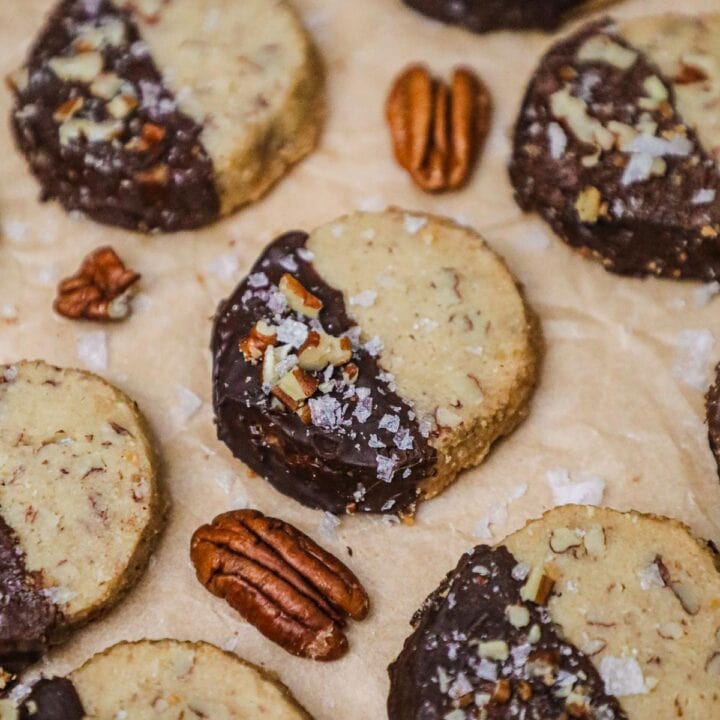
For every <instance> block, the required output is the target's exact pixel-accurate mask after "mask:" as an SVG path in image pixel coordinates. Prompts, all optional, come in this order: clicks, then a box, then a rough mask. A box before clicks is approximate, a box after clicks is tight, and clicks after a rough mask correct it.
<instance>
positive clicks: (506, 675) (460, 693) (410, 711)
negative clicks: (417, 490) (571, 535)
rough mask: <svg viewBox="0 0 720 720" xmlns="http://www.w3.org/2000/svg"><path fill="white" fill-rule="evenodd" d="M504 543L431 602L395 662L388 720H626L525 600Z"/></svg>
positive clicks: (468, 558)
mask: <svg viewBox="0 0 720 720" xmlns="http://www.w3.org/2000/svg"><path fill="white" fill-rule="evenodd" d="M521 570H522V567H521V566H519V564H518V562H517V560H516V559H515V558H514V557H513V556H512V555H511V553H510V552H509V551H508V550H507V548H505V547H498V548H490V547H488V546H486V545H480V546H478V547H476V548H475V549H474V550H472V551H471V552H469V553H466V554H465V555H463V557H462V559H461V560H460V562H459V564H458V566H457V567H456V568H455V569H454V570H453V571H452V572H451V573H449V574H448V575H447V577H446V578H445V580H443V582H442V583H441V584H440V587H439V588H438V589H437V590H436V591H435V592H434V593H433V594H432V595H430V597H429V598H428V599H427V600H426V601H425V603H424V604H423V606H422V608H421V609H420V610H419V611H418V612H417V613H416V615H415V617H414V618H413V621H412V624H413V627H414V628H415V629H414V632H413V634H412V635H411V636H410V637H409V638H408V639H407V640H406V641H405V646H404V647H403V650H402V652H401V653H400V656H399V657H398V659H397V660H396V661H395V662H394V663H393V664H392V665H391V666H390V668H389V673H390V695H389V698H388V717H389V719H390V720H420V718H422V719H423V720H424V719H425V718H428V720H429V719H430V718H446V719H448V720H466V718H467V719H469V718H488V719H490V718H492V719H493V720H501V719H504V718H507V719H508V720H510V718H519V717H522V718H526V720H548V718H569V717H573V718H592V719H595V718H597V719H598V720H600V719H601V718H602V720H626V718H627V716H626V715H625V713H624V712H623V711H622V709H621V708H620V705H619V703H618V701H617V699H616V698H615V697H613V696H611V695H608V694H606V693H605V690H604V687H603V681H602V678H601V677H600V675H599V673H598V671H597V670H596V669H595V667H594V665H593V664H592V661H591V660H590V658H588V657H587V656H586V655H585V654H583V653H582V652H581V651H580V650H578V649H577V648H576V647H574V646H573V645H572V644H571V643H568V642H566V641H565V640H563V639H562V635H561V633H560V632H559V631H558V629H557V628H556V627H555V625H554V624H553V622H552V621H551V619H550V617H549V616H548V613H547V611H546V610H545V608H544V607H542V606H541V605H538V604H537V603H535V602H532V601H530V600H528V598H527V597H525V596H524V593H523V587H524V582H525V581H524V578H523V572H521Z"/></svg>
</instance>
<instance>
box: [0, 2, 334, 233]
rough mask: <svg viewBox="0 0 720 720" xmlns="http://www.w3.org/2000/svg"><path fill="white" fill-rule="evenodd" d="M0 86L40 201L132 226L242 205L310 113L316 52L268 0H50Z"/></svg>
mask: <svg viewBox="0 0 720 720" xmlns="http://www.w3.org/2000/svg"><path fill="white" fill-rule="evenodd" d="M10 82H11V85H12V87H13V89H14V91H15V96H16V107H15V109H14V111H13V114H12V124H13V128H14V131H15V137H16V139H17V143H18V146H19V147H20V149H21V150H22V152H23V154H24V155H25V156H26V157H27V159H28V162H29V164H30V168H31V169H32V171H33V173H34V174H35V176H36V177H37V179H38V180H39V182H40V184H41V186H42V198H43V199H57V200H59V201H60V202H61V203H62V204H63V205H64V207H65V208H66V209H67V210H75V211H81V212H83V213H85V214H87V215H88V216H90V217H92V218H93V219H95V220H98V221H99V222H104V223H109V224H112V225H120V226H122V227H126V228H130V229H132V230H140V231H152V230H160V231H175V230H183V229H189V228H196V227H198V226H201V225H204V224H206V223H209V222H212V221H213V220H215V219H217V218H218V217H220V216H221V215H225V214H227V213H229V212H231V211H232V210H234V209H235V208H237V207H239V206H240V205H243V204H245V203H248V202H251V201H253V200H255V199H256V198H258V197H259V196H260V195H262V194H263V193H264V192H265V191H266V190H267V189H268V188H269V187H270V186H271V185H272V184H273V183H274V182H275V181H276V180H278V179H279V178H280V177H281V176H282V175H283V174H284V173H285V172H286V171H287V169H288V167H289V166H290V165H292V164H293V163H295V162H296V161H298V160H299V159H300V158H301V157H303V156H304V155H306V154H307V153H308V152H310V150H311V149H312V148H313V147H314V145H315V142H316V139H317V135H318V131H319V127H320V124H321V122H322V117H323V111H322V107H323V99H322V85H323V73H322V70H321V67H320V63H319V60H318V57H317V54H316V52H315V50H314V49H313V47H312V45H311V43H310V41H309V39H308V37H307V35H306V34H305V32H304V30H303V29H302V27H301V25H300V22H299V20H298V19H297V17H296V16H295V14H294V12H293V11H292V10H291V9H290V7H289V6H288V5H287V4H286V3H285V2H284V1H282V0H281V1H272V0H247V1H246V2H242V3H236V2H232V0H218V1H215V0H213V1H212V2H210V0H172V2H168V1H167V0H144V1H143V2H133V1H131V0H62V1H61V2H60V3H59V4H58V5H57V7H56V8H55V10H54V11H53V12H52V14H51V15H50V17H49V18H48V20H47V23H46V25H45V27H44V28H43V29H42V30H41V32H40V34H39V36H38V38H37V40H36V41H35V43H34V45H33V47H32V49H31V50H30V53H29V55H28V58H27V61H26V64H25V65H24V66H23V67H22V68H21V69H20V70H19V71H17V72H16V73H14V74H13V75H12V76H11V77H10Z"/></svg>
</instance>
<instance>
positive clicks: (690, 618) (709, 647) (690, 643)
mask: <svg viewBox="0 0 720 720" xmlns="http://www.w3.org/2000/svg"><path fill="white" fill-rule="evenodd" d="M478 586H479V587H478ZM488 586H490V587H488ZM495 588H498V589H497V590H495ZM508 588H512V593H510V592H509V590H508ZM483 592H484V593H485V596H484V597H483V596H482V593H483ZM468 598H470V599H472V598H476V601H475V602H468ZM453 608H455V610H454V614H453ZM526 611H527V612H526ZM538 614H539V616H540V620H537V615H538ZM414 622H415V624H416V627H417V628H419V629H420V628H421V629H422V633H423V635H422V636H419V634H418V633H419V629H416V632H415V634H414V635H413V636H411V638H410V639H409V640H408V641H407V643H406V646H405V649H404V650H403V653H402V654H401V655H400V658H399V659H398V661H396V663H395V665H394V666H391V678H392V680H393V686H392V690H391V695H390V708H391V710H392V708H393V707H397V708H399V710H398V712H397V713H395V714H393V713H392V712H391V715H390V718H391V720H395V718H405V717H408V718H409V717H425V716H424V715H422V714H416V715H413V714H411V713H407V714H403V712H400V710H401V709H402V707H403V704H402V703H401V704H398V699H401V698H406V701H407V698H410V697H411V693H409V692H408V691H407V687H408V682H409V680H408V677H410V676H409V675H408V674H407V673H408V672H409V671H414V672H416V673H418V672H419V673H420V681H421V682H422V685H421V686H420V687H421V688H422V689H423V691H425V690H426V691H427V696H428V697H429V698H430V701H431V707H433V708H435V707H439V706H438V705H437V703H438V702H446V703H450V702H452V701H453V696H452V693H450V691H449V690H447V691H446V692H445V693H438V691H437V687H436V686H434V685H433V684H432V679H431V678H432V672H431V667H430V666H431V662H432V660H433V658H434V659H437V656H439V655H440V654H442V653H445V654H446V655H447V654H448V653H454V654H456V656H457V657H459V658H462V659H463V662H464V663H465V668H467V667H468V666H469V667H470V670H469V671H467V670H466V672H465V680H464V681H462V683H461V685H462V687H463V689H464V688H465V687H466V683H465V681H468V682H469V684H470V685H471V686H474V685H477V684H478V683H480V681H481V680H482V679H483V676H484V675H489V674H492V670H490V668H489V666H485V667H484V668H483V669H482V671H481V668H480V667H479V666H477V663H476V662H474V661H473V658H477V657H478V654H479V655H480V656H481V657H483V656H485V657H488V653H490V652H491V651H492V652H493V653H494V654H495V657H490V658H489V659H491V660H493V662H494V664H495V672H496V674H497V677H498V678H500V679H502V678H509V679H510V684H511V689H512V693H511V695H512V698H513V700H512V702H510V703H507V701H506V703H507V704H505V703H498V702H497V698H496V699H494V700H491V701H489V702H488V707H487V709H488V711H490V710H492V712H489V714H488V717H493V718H504V717H508V718H509V717H516V715H512V714H509V713H510V705H512V704H513V703H515V704H516V705H517V706H522V704H523V703H525V705H527V706H528V709H527V711H526V712H527V713H528V714H527V715H526V717H528V718H535V717H537V718H544V717H548V716H552V717H556V716H559V715H557V714H550V713H548V711H547V710H546V709H544V708H543V706H542V697H543V696H542V694H541V695H538V693H537V688H535V687H534V692H533V693H532V694H530V695H529V700H528V701H525V700H523V697H522V696H523V690H522V686H521V683H522V681H526V682H530V683H531V684H533V683H534V678H537V677H538V676H540V675H544V673H543V672H542V671H543V668H542V665H541V666H540V667H539V668H538V667H536V665H537V663H538V661H539V660H540V659H542V660H544V661H545V662H546V664H548V663H547V661H548V659H549V658H550V657H551V656H549V655H547V654H544V655H543V654H542V653H538V652H537V651H538V649H539V647H540V645H541V644H542V643H543V642H545V640H544V638H545V632H546V631H552V632H553V633H554V634H555V636H556V640H557V638H561V640H562V642H564V643H566V644H568V645H571V646H572V648H574V650H571V651H562V650H561V651H560V655H559V656H557V655H555V656H554V657H555V660H553V661H552V662H550V663H549V664H550V665H551V666H554V669H552V675H551V679H553V678H554V682H550V683H547V686H548V687H555V688H557V687H558V686H559V685H561V686H563V687H564V688H565V692H563V693H560V692H558V693H555V695H556V696H557V697H562V698H568V699H567V704H568V705H570V704H572V703H575V702H576V703H578V704H579V705H580V706H582V704H583V703H581V702H580V701H579V700H578V699H577V698H576V697H575V694H580V695H585V696H587V697H588V698H592V697H593V692H588V689H589V690H593V688H595V679H594V678H595V676H596V675H597V674H598V673H599V675H600V677H601V678H602V680H603V686H604V692H605V693H606V694H607V696H608V697H610V696H614V699H613V700H612V702H608V701H607V700H599V699H598V700H593V701H591V702H589V703H586V704H589V705H590V706H592V708H593V710H594V714H585V715H583V714H581V713H580V714H573V713H572V712H569V708H567V710H568V713H569V715H570V717H593V718H608V719H609V718H616V717H617V718H628V719H629V720H646V719H647V718H651V717H663V718H664V717H669V716H672V717H687V718H691V717H692V718H700V717H714V716H715V715H716V714H717V713H718V708H720V682H719V680H718V678H719V677H720V572H718V566H717V557H716V555H715V554H714V553H713V551H712V550H711V549H710V546H709V545H708V544H707V543H704V542H701V541H699V540H697V539H696V538H695V537H693V536H692V535H691V533H690V532H689V531H688V529H687V528H686V527H685V526H684V525H682V524H681V523H679V522H677V521H674V520H669V519H667V518H660V517H655V516H650V515H641V514H639V513H635V512H631V513H621V512H617V511H615V510H609V509H600V508H595V507H587V506H577V505H568V506H564V507H560V508H555V509H553V510H550V511H549V512H547V513H546V514H545V515H544V516H543V517H542V518H540V519H539V520H536V521H533V522H531V523H529V524H528V525H527V526H526V527H525V528H524V529H522V530H520V531H518V532H516V533H515V534H513V535H511V536H509V537H508V538H506V540H505V541H504V542H503V543H502V545H500V546H498V547H497V548H495V549H490V548H487V547H478V548H475V549H474V550H473V551H472V552H471V553H470V554H469V555H466V556H465V557H464V558H463V559H462V560H461V562H460V565H459V566H458V568H457V569H456V570H455V571H453V573H451V574H450V575H449V576H448V579H447V580H446V581H445V583H444V584H443V585H442V586H441V588H440V590H438V591H437V592H436V593H435V594H434V595H432V596H431V597H430V599H429V601H428V603H427V604H426V606H425V607H424V608H423V609H422V610H421V611H420V613H419V614H418V616H416V619H415V621H414ZM535 624H538V625H540V631H541V632H538V631H536V630H533V627H534V625H535ZM466 629H469V630H470V632H469V633H467V635H466V636H465V637H462V638H461V637H459V636H458V635H457V632H456V631H459V632H463V631H464V630H466ZM431 632H432V633H434V636H435V637H436V638H437V639H438V643H437V645H438V647H434V646H433V645H431V644H429V643H428V644H426V645H422V644H421V643H420V640H419V638H421V637H425V638H427V637H429V633H431ZM476 635H478V636H479V637H480V639H481V641H482V642H488V641H491V640H502V641H503V642H504V643H506V645H507V646H508V653H509V654H508V655H507V657H508V658H509V657H511V658H512V660H502V659H498V657H497V655H503V656H504V652H503V653H501V652H500V650H502V649H503V648H502V647H500V648H499V649H498V647H497V646H495V647H493V646H491V647H490V649H489V650H488V648H487V647H486V646H484V645H482V644H481V645H479V646H477V645H476V643H475V641H474V638H475V636H476ZM486 635H487V637H485V636H486ZM554 642H555V641H554ZM451 646H452V647H451ZM528 646H529V647H528ZM453 647H454V649H453ZM478 647H479V650H478ZM528 650H529V651H530V652H529V654H528ZM575 653H579V654H580V655H581V656H582V657H583V658H584V659H585V660H584V662H585V663H587V662H588V661H590V662H591V667H590V668H588V667H587V665H585V666H584V667H583V673H584V674H585V676H586V677H585V678H583V676H582V675H581V674H580V673H579V672H577V670H570V671H568V669H567V667H566V664H567V663H568V662H569V661H570V659H571V658H573V657H574V656H575ZM520 660H522V662H520ZM557 660H560V664H559V665H558V662H557ZM438 663H439V660H438V661H437V662H436V663H435V664H434V665H432V668H433V669H434V668H435V667H436V665H437V664H438ZM444 667H445V668H446V669H447V668H449V667H451V668H457V664H456V663H455V664H453V663H452V662H450V663H448V664H446V665H445V666H444ZM461 669H462V668H461ZM545 670H547V668H545ZM476 671H481V677H480V679H477V678H476V675H473V674H472V673H476ZM538 671H540V672H539V675H538ZM564 671H565V672H570V674H571V676H573V677H568V676H567V675H566V674H563V672H564ZM458 678H459V676H458V675H457V674H455V675H449V676H447V677H446V678H445V680H444V683H445V685H446V687H452V686H453V683H458V682H459V681H458ZM586 678H587V679H586ZM581 686H586V687H585V689H583V690H582V691H580V687H581ZM483 687H485V686H484V685H483ZM467 692H470V690H467ZM525 694H527V693H525ZM448 695H450V697H449V698H448V697H447V696H448ZM421 697H422V695H421ZM456 697H457V696H456ZM455 699H456V698H455ZM538 703H539V704H538ZM604 703H606V704H608V705H609V706H610V707H609V709H607V710H604V711H601V710H600V707H599V706H600V705H602V704H604ZM498 705H499V706H500V707H498ZM450 707H452V706H450ZM613 708H615V709H613ZM463 712H464V711H463ZM493 712H494V713H495V714H493ZM533 713H535V714H533ZM430 716H433V717H435V715H428V717H430ZM444 717H448V716H447V715H445V716H444ZM463 717H472V715H467V716H466V715H464V714H462V712H461V713H460V714H458V715H457V720H461V718H463ZM452 720H456V716H452Z"/></svg>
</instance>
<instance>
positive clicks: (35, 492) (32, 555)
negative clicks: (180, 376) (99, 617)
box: [0, 361, 165, 634]
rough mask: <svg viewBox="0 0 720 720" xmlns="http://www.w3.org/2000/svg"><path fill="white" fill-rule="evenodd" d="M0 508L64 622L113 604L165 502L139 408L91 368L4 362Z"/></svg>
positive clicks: (138, 565) (147, 545) (141, 562)
mask: <svg viewBox="0 0 720 720" xmlns="http://www.w3.org/2000/svg"><path fill="white" fill-rule="evenodd" d="M0 378H4V382H0V512H1V514H2V517H3V519H4V520H5V522H7V524H8V525H9V526H10V527H11V528H12V530H13V531H14V532H15V534H16V536H17V541H18V544H19V547H20V548H21V549H22V551H23V552H24V554H25V566H26V569H27V570H28V571H29V572H38V573H41V576H42V580H43V585H44V586H45V587H46V588H48V592H49V593H50V597H51V599H52V600H53V601H54V602H55V603H56V604H57V605H58V607H59V609H60V611H61V613H62V616H63V617H62V619H61V621H60V625H59V627H58V628H56V629H55V630H54V631H53V633H55V634H59V633H62V632H63V631H64V630H65V629H66V628H68V627H70V626H75V625H79V624H82V623H84V622H85V621H87V620H89V619H90V618H91V617H92V616H94V615H96V614H97V613H99V612H101V611H102V610H104V609H106V608H107V607H108V606H110V605H111V604H112V603H113V602H114V601H115V600H116V598H117V597H118V595H119V594H120V593H122V592H123V590H125V589H127V587H128V586H129V585H130V584H131V583H132V582H134V580H135V579H136V578H137V577H138V576H139V574H140V573H141V572H142V571H143V570H144V567H145V564H146V562H147V559H148V557H149V554H150V552H151V550H152V547H153V544H154V543H153V541H154V539H155V537H156V536H157V534H158V532H159V530H160V528H161V525H162V520H163V515H164V509H165V501H164V499H163V498H162V495H161V491H160V487H159V485H158V478H157V469H156V465H155V460H154V457H153V451H152V449H151V446H150V441H149V438H148V430H147V428H146V425H145V421H144V419H143V418H142V416H141V415H140V412H139V410H138V408H137V406H136V405H135V403H134V402H132V401H131V400H130V399H129V398H128V397H127V396H125V395H124V394H123V393H121V392H120V391H119V390H117V389H115V388H114V387H113V386H111V385H110V384H108V383H106V382H105V381H104V380H102V379H101V378H99V377H98V376H96V375H93V374H91V373H87V372H83V371H79V370H69V369H60V368H56V367H53V366H51V365H48V364H46V363H44V362H41V361H36V362H27V361H24V362H20V363H17V364H14V365H5V366H0Z"/></svg>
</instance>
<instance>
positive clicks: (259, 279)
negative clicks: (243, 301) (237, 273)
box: [247, 272, 269, 288]
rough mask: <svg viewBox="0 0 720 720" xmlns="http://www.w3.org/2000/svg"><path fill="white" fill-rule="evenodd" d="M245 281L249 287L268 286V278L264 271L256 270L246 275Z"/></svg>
mask: <svg viewBox="0 0 720 720" xmlns="http://www.w3.org/2000/svg"><path fill="white" fill-rule="evenodd" d="M247 283H248V285H249V286H250V287H251V288H262V287H267V286H268V284H269V280H268V276H267V275H266V274H265V273H264V272H256V273H252V275H248V279H247Z"/></svg>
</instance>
